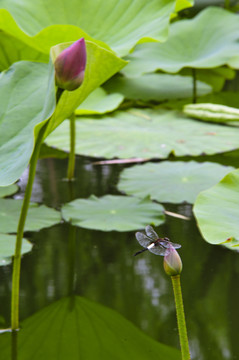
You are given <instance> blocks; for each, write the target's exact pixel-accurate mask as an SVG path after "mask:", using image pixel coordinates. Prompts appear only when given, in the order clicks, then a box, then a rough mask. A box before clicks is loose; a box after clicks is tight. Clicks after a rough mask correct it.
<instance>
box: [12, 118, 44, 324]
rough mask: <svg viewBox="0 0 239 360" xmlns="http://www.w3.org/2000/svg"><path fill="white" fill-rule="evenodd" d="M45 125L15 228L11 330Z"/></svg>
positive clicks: (16, 312) (16, 315)
mask: <svg viewBox="0 0 239 360" xmlns="http://www.w3.org/2000/svg"><path fill="white" fill-rule="evenodd" d="M45 128H46V125H44V126H43V127H42V128H41V130H40V131H39V134H38V137H37V140H36V143H35V148H34V151H33V154H32V157H31V160H30V167H29V176H28V182H27V187H26V191H25V195H24V199H23V204H22V208H21V213H20V218H19V221H18V228H17V238H16V245H15V254H14V258H13V273H12V301H11V327H12V330H18V329H19V289H20V270H21V248H22V238H23V233H24V226H25V222H26V217H27V212H28V208H29V203H30V199H31V193H32V186H33V182H34V177H35V173H36V166H37V160H38V156H39V152H40V148H41V144H42V141H43V137H44V132H45Z"/></svg>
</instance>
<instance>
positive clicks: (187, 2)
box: [175, 0, 194, 12]
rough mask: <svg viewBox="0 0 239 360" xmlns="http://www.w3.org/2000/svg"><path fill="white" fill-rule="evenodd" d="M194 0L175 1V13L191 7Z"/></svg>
mask: <svg viewBox="0 0 239 360" xmlns="http://www.w3.org/2000/svg"><path fill="white" fill-rule="evenodd" d="M193 4H194V0H177V2H176V7H175V11H176V12H178V11H181V10H183V9H185V8H187V7H190V6H193Z"/></svg>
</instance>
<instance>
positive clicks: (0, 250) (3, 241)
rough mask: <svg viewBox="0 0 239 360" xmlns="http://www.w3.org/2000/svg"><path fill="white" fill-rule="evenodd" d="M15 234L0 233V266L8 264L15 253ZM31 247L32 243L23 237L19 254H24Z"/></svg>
mask: <svg viewBox="0 0 239 360" xmlns="http://www.w3.org/2000/svg"><path fill="white" fill-rule="evenodd" d="M15 243H16V236H14V235H8V234H1V233H0V266H3V265H8V264H10V263H11V261H12V256H13V255H14V253H15ZM31 249H32V244H31V243H30V242H29V241H27V240H26V239H23V241H22V247H21V254H22V255H23V254H25V253H27V252H29V251H31Z"/></svg>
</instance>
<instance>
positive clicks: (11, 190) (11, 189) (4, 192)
mask: <svg viewBox="0 0 239 360" xmlns="http://www.w3.org/2000/svg"><path fill="white" fill-rule="evenodd" d="M17 191H18V186H17V185H16V184H12V185H9V186H0V198H2V197H5V196H10V195H13V194H15V193H16V192H17Z"/></svg>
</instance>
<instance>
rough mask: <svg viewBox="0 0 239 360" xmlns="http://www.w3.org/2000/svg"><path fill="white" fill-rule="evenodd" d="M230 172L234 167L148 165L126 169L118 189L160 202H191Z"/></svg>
mask: <svg viewBox="0 0 239 360" xmlns="http://www.w3.org/2000/svg"><path fill="white" fill-rule="evenodd" d="M232 170H233V167H230V166H227V167H226V166H222V165H219V164H216V163H210V162H205V163H197V162H195V161H189V162H181V161H176V162H172V161H171V162H169V161H164V162H161V163H159V164H152V163H148V164H144V165H136V166H133V167H131V168H129V169H125V170H124V171H123V172H122V173H121V176H120V181H119V184H118V189H119V190H120V191H123V192H125V193H126V194H130V195H135V196H137V197H139V198H144V197H146V196H150V198H151V199H153V200H157V201H160V202H170V203H181V202H183V201H186V202H188V203H194V201H195V199H196V197H197V195H198V194H199V192H200V191H202V190H205V189H208V188H209V187H211V186H212V185H214V184H216V183H217V182H218V181H219V180H221V179H222V178H223V177H224V176H225V175H226V174H227V173H228V172H229V171H232Z"/></svg>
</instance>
